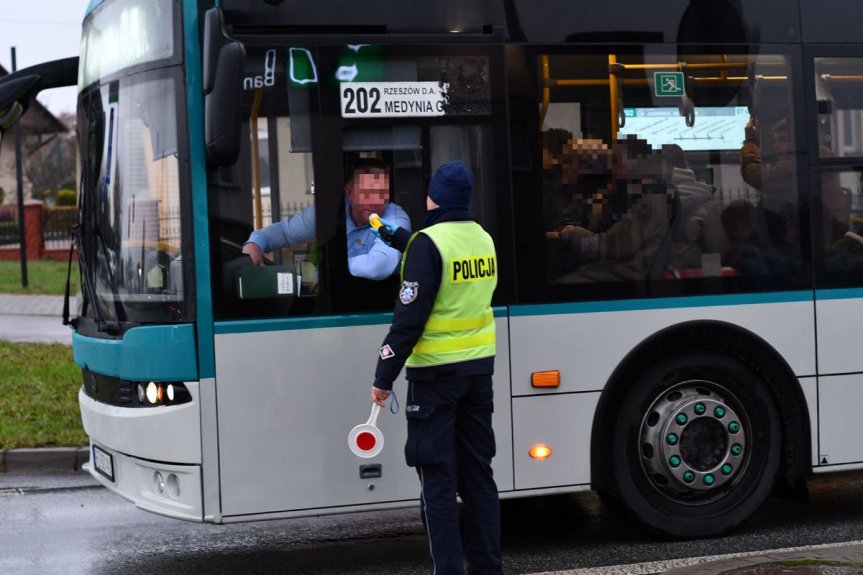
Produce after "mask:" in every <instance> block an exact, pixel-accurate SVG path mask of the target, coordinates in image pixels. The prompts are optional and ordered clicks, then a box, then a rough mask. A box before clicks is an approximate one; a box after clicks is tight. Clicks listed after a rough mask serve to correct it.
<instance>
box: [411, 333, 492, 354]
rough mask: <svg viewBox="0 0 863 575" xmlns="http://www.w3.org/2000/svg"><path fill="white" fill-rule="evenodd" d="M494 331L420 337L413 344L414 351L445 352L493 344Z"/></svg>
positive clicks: (420, 352) (418, 352)
mask: <svg viewBox="0 0 863 575" xmlns="http://www.w3.org/2000/svg"><path fill="white" fill-rule="evenodd" d="M494 343H495V337H494V332H493V331H490V332H483V333H478V334H476V335H469V336H467V337H460V338H457V339H436V340H427V339H423V338H421V339H420V340H419V341H418V342H417V344H416V345H415V346H414V351H413V352H414V353H416V354H425V353H446V352H448V351H461V350H465V349H469V348H472V347H481V346H485V345H494Z"/></svg>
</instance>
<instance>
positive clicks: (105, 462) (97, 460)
mask: <svg viewBox="0 0 863 575" xmlns="http://www.w3.org/2000/svg"><path fill="white" fill-rule="evenodd" d="M93 465H95V466H96V471H98V472H99V473H101V474H102V475H104V476H105V477H107V478H108V480H109V481H111V482H113V481H114V457H113V456H112V455H111V454H110V453H108V452H107V451H104V450H103V449H100V448H99V447H96V446H95V445H94V446H93Z"/></svg>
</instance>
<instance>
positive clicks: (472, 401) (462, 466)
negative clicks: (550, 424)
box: [405, 375, 502, 575]
mask: <svg viewBox="0 0 863 575" xmlns="http://www.w3.org/2000/svg"><path fill="white" fill-rule="evenodd" d="M492 399H493V391H492V380H491V376H490V375H473V376H465V377H455V378H451V379H445V380H441V381H435V382H430V383H429V382H416V381H412V382H409V384H408V399H407V402H406V404H407V405H406V408H405V412H406V415H407V420H408V439H407V444H406V445H405V458H406V460H407V463H408V465H410V466H412V467H416V469H417V473H418V475H419V478H420V486H421V489H422V492H421V496H420V502H421V510H422V514H423V523H424V524H425V527H426V532H427V534H428V538H429V551H430V554H431V561H432V573H434V574H435V575H450V574H459V575H461V574H463V573H464V556H465V555H466V556H467V560H468V565H469V567H470V573H471V574H477V575H480V574H481V575H486V574H488V575H498V574H500V573H502V571H501V557H500V504H499V502H498V496H497V485H495V482H494V478H493V477H492V471H491V459H492V457H494V454H495V443H494V432H493V430H492V427H491V417H492V411H493V403H492ZM456 495H458V496H459V497H461V499H462V501H463V502H464V533H463V534H462V533H461V530H460V528H459V510H458V502H457V500H456ZM462 535H463V537H462Z"/></svg>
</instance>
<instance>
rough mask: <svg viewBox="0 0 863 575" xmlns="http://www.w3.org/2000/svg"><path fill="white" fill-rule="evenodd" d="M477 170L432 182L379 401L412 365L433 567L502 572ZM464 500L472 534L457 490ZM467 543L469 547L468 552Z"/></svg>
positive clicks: (382, 361)
mask: <svg viewBox="0 0 863 575" xmlns="http://www.w3.org/2000/svg"><path fill="white" fill-rule="evenodd" d="M473 184H474V177H473V174H472V173H471V171H470V170H469V169H468V168H467V167H466V166H465V165H464V164H463V163H461V162H449V163H446V164H443V165H442V166H440V167H439V168H438V169H437V171H436V172H435V173H434V175H433V176H432V179H431V182H430V183H429V188H428V198H427V200H426V206H427V208H428V212H427V213H426V223H427V225H428V227H427V228H425V229H424V230H423V231H421V232H418V233H416V234H414V236H413V237H412V239H411V242H410V244H409V245H408V247H407V249H406V250H405V255H404V258H405V262H404V265H403V266H402V285H401V289H400V291H399V299H398V301H397V302H396V304H395V309H394V316H393V323H392V326H391V327H390V331H389V334H388V335H387V337H386V339H385V340H384V342H383V344H382V346H381V347H380V349H379V350H378V355H379V359H378V363H377V369H376V371H375V380H374V384H373V385H372V388H371V396H372V401H374V402H375V403H376V404H378V405H381V406H383V405H384V403H385V401H386V399H387V398H388V397H389V395H390V390H392V386H393V380H395V379H396V377H397V376H398V375H399V373H400V372H401V369H402V366H404V365H406V366H407V380H408V399H407V401H406V407H405V413H406V416H407V425H408V438H407V444H406V445H405V459H406V460H407V464H408V465H409V466H411V467H415V468H416V470H417V473H418V474H419V479H420V489H421V497H420V502H421V512H422V514H423V519H424V521H423V522H424V524H425V526H426V532H427V534H428V538H429V548H430V552H431V560H432V572H433V573H439V574H452V573H458V574H462V573H464V563H463V556H464V555H467V560H468V563H469V565H470V572H471V573H477V574H499V573H501V572H502V571H501V556H500V507H499V503H498V495H497V487H496V485H495V482H494V477H493V476H492V469H491V460H492V457H493V456H494V453H495V443H494V431H493V430H492V425H491V419H492V411H493V391H492V374H493V372H494V356H495V331H494V330H495V326H494V316H493V314H492V310H491V307H490V306H491V298H492V293H493V292H494V289H495V287H496V285H497V259H496V255H495V247H494V243H493V241H492V239H491V236H489V235H488V233H486V232H485V230H483V229H482V227H480V225H479V224H478V223H476V222H475V221H474V220H473V219H472V218H471V216H470V213H469V212H468V206H469V204H470V196H471V192H472V190H473ZM457 495H458V496H460V497H461V498H462V501H464V510H465V521H464V529H465V533H464V539H462V537H461V535H460V528H459V512H458V502H457V500H456V496H457ZM462 541H464V545H465V547H464V554H463V551H462Z"/></svg>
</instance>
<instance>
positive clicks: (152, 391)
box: [147, 381, 162, 405]
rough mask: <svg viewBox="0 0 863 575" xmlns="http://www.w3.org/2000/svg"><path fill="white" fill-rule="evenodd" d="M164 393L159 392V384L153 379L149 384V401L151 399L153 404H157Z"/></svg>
mask: <svg viewBox="0 0 863 575" xmlns="http://www.w3.org/2000/svg"><path fill="white" fill-rule="evenodd" d="M160 395H162V394H161V393H159V386H158V385H156V382H155V381H151V382H150V383H148V384H147V401H149V402H150V403H151V404H152V405H156V403H157V402H158V401H159V396H160Z"/></svg>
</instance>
